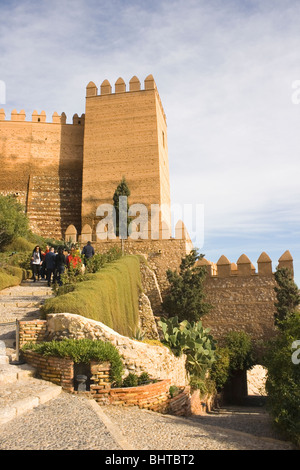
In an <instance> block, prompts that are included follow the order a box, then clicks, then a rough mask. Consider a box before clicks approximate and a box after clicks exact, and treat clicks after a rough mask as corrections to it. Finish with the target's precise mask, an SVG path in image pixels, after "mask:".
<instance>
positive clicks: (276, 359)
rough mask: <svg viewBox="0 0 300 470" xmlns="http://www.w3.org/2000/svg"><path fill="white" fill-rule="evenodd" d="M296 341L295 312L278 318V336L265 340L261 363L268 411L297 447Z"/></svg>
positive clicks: (299, 373)
mask: <svg viewBox="0 0 300 470" xmlns="http://www.w3.org/2000/svg"><path fill="white" fill-rule="evenodd" d="M299 340H300V314H299V312H298V313H294V315H289V317H288V318H287V319H286V320H284V321H281V325H280V331H279V332H278V335H277V336H276V337H275V338H274V339H272V340H271V341H270V342H269V343H268V347H267V352H266V354H265V357H264V365H265V367H266V368H267V370H268V372H267V381H266V391H267V395H268V397H267V407H268V410H269V412H270V414H271V416H272V417H273V420H274V423H275V425H276V427H277V428H278V429H279V430H280V431H281V432H282V433H283V434H285V435H286V436H287V438H288V439H291V440H292V441H293V442H295V443H296V444H297V445H298V446H299V447H300V364H298V363H296V362H297V361H295V360H294V362H293V360H292V359H293V357H292V354H293V353H295V352H296V353H297V350H296V349H292V346H293V343H294V341H299ZM298 348H299V346H298ZM298 358H299V353H298Z"/></svg>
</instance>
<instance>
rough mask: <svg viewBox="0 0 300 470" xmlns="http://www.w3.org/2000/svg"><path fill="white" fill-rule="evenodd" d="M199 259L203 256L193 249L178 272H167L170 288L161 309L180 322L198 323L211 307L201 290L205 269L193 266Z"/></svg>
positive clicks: (183, 260)
mask: <svg viewBox="0 0 300 470" xmlns="http://www.w3.org/2000/svg"><path fill="white" fill-rule="evenodd" d="M201 258H203V255H199V254H198V252H197V250H196V249H194V250H192V251H191V252H190V253H189V254H188V255H187V256H186V257H184V258H183V259H182V260H181V264H180V268H179V272H177V271H172V270H170V269H169V270H168V271H167V279H168V281H169V284H170V288H169V292H168V294H167V295H166V296H165V299H164V301H163V309H164V311H165V312H166V313H167V314H168V315H169V316H171V317H175V316H177V317H178V318H179V320H180V321H182V320H188V321H198V320H199V319H200V318H201V317H202V316H203V315H205V314H207V313H208V312H209V310H210V309H211V305H210V304H208V303H207V302H205V294H204V288H203V283H204V280H205V277H206V268H205V266H197V265H196V264H195V263H196V262H197V260H199V259H201Z"/></svg>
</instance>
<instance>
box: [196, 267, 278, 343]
mask: <svg viewBox="0 0 300 470" xmlns="http://www.w3.org/2000/svg"><path fill="white" fill-rule="evenodd" d="M274 287H275V279H274V276H272V275H271V276H259V275H255V276H251V275H250V276H244V277H237V276H232V277H228V278H219V277H217V276H215V277H210V278H208V279H207V281H206V284H205V292H206V301H207V302H209V303H211V304H212V305H213V309H212V310H211V311H210V313H209V314H208V315H206V316H204V317H203V319H202V322H203V325H204V326H205V327H209V328H211V333H212V335H213V336H214V337H215V338H216V339H220V338H222V337H223V336H224V335H225V334H226V333H228V332H229V331H245V332H247V333H248V334H250V335H251V337H252V339H253V340H254V341H256V342H257V341H258V340H260V341H261V340H263V341H265V340H266V339H268V338H270V337H272V336H273V335H274V333H275V328H274V313H275V307H274V302H275V299H276V298H275V291H274Z"/></svg>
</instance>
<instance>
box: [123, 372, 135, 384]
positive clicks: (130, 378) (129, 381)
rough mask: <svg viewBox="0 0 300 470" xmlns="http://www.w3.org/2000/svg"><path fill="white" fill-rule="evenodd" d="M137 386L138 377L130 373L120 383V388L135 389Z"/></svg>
mask: <svg viewBox="0 0 300 470" xmlns="http://www.w3.org/2000/svg"><path fill="white" fill-rule="evenodd" d="M137 386H138V376H137V375H136V374H132V373H131V372H130V373H129V374H128V375H127V377H125V379H124V380H123V382H122V387H137Z"/></svg>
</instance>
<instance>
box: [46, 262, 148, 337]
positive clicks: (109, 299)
mask: <svg viewBox="0 0 300 470" xmlns="http://www.w3.org/2000/svg"><path fill="white" fill-rule="evenodd" d="M86 279H87V280H85V281H83V282H79V283H76V284H74V290H73V291H72V292H68V293H66V294H63V295H59V296H58V297H55V298H51V299H47V300H46V302H45V303H44V305H43V306H42V307H41V313H42V315H43V317H44V318H46V315H47V314H49V313H73V314H76V315H82V316H83V317H86V318H90V319H92V320H96V321H99V322H102V323H104V324H105V325H107V326H109V327H110V328H112V329H113V330H115V331H117V332H118V333H120V334H121V335H124V336H130V335H131V334H132V331H135V329H136V327H137V325H138V318H139V306H138V299H139V295H140V293H141V290H142V287H141V276H140V259H139V256H135V255H129V256H124V257H122V258H120V259H119V260H117V261H115V262H113V263H110V264H109V265H107V266H105V267H104V268H103V269H101V270H100V271H99V272H97V273H94V274H88V275H87V276H86Z"/></svg>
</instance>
